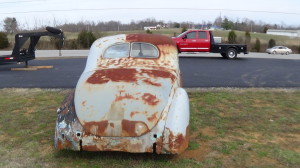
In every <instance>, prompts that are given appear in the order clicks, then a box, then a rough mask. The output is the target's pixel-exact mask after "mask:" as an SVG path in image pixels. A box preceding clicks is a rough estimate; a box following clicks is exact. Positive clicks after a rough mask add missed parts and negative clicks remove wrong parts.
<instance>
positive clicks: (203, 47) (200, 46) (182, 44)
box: [173, 30, 210, 52]
mask: <svg viewBox="0 0 300 168" xmlns="http://www.w3.org/2000/svg"><path fill="white" fill-rule="evenodd" d="M173 40H174V41H175V42H176V45H177V48H178V51H179V52H209V51H210V33H209V31H205V30H189V31H186V32H184V33H182V34H180V35H179V36H177V37H176V38H173Z"/></svg>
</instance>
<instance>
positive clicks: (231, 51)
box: [226, 48, 237, 59]
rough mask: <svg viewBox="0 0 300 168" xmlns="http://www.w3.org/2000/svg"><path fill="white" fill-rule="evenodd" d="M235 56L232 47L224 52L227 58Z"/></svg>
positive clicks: (235, 53)
mask: <svg viewBox="0 0 300 168" xmlns="http://www.w3.org/2000/svg"><path fill="white" fill-rule="evenodd" d="M236 56H237V52H236V50H235V49H234V48H229V49H228V50H227V53H226V58H227V59H235V58H236Z"/></svg>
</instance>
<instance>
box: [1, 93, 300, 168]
mask: <svg viewBox="0 0 300 168" xmlns="http://www.w3.org/2000/svg"><path fill="white" fill-rule="evenodd" d="M68 91H69V90H42V89H0V107H1V108H0V116H1V117H0V167H70V168H71V167H87V168H90V167H105V168H106V167H153V168H157V167H186V168H188V167H200V168H201V167H270V168H271V167H272V168H274V167H282V168H283V167H294V168H296V167H299V165H300V90H278V89H272V90H258V89H225V90H222V89H219V90H212V89H210V90H204V89H203V90H199V91H189V98H190V108H191V120H190V144H189V148H188V150H186V151H185V152H183V153H182V154H180V155H155V154H129V153H122V152H74V151H58V150H56V149H54V146H53V136H54V127H55V120H56V110H57V108H58V107H59V106H60V103H61V102H62V100H63V99H64V96H65V95H66V94H67V92H68Z"/></svg>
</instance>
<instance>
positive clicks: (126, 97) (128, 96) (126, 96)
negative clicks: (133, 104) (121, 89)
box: [115, 94, 137, 101]
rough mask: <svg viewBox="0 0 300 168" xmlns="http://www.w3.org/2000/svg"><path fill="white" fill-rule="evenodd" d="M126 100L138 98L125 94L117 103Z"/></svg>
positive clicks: (118, 98) (119, 97)
mask: <svg viewBox="0 0 300 168" xmlns="http://www.w3.org/2000/svg"><path fill="white" fill-rule="evenodd" d="M124 99H132V100H137V99H136V98H134V97H133V96H132V95H129V94H125V95H124V96H117V97H116V99H115V101H122V100H124Z"/></svg>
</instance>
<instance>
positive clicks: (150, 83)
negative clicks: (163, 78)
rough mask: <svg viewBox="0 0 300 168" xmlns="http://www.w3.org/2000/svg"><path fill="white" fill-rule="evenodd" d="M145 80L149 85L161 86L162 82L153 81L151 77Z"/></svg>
mask: <svg viewBox="0 0 300 168" xmlns="http://www.w3.org/2000/svg"><path fill="white" fill-rule="evenodd" d="M143 82H145V83H147V84H149V85H153V86H157V87H160V86H161V83H155V82H152V81H151V80H150V79H145V80H143Z"/></svg>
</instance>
